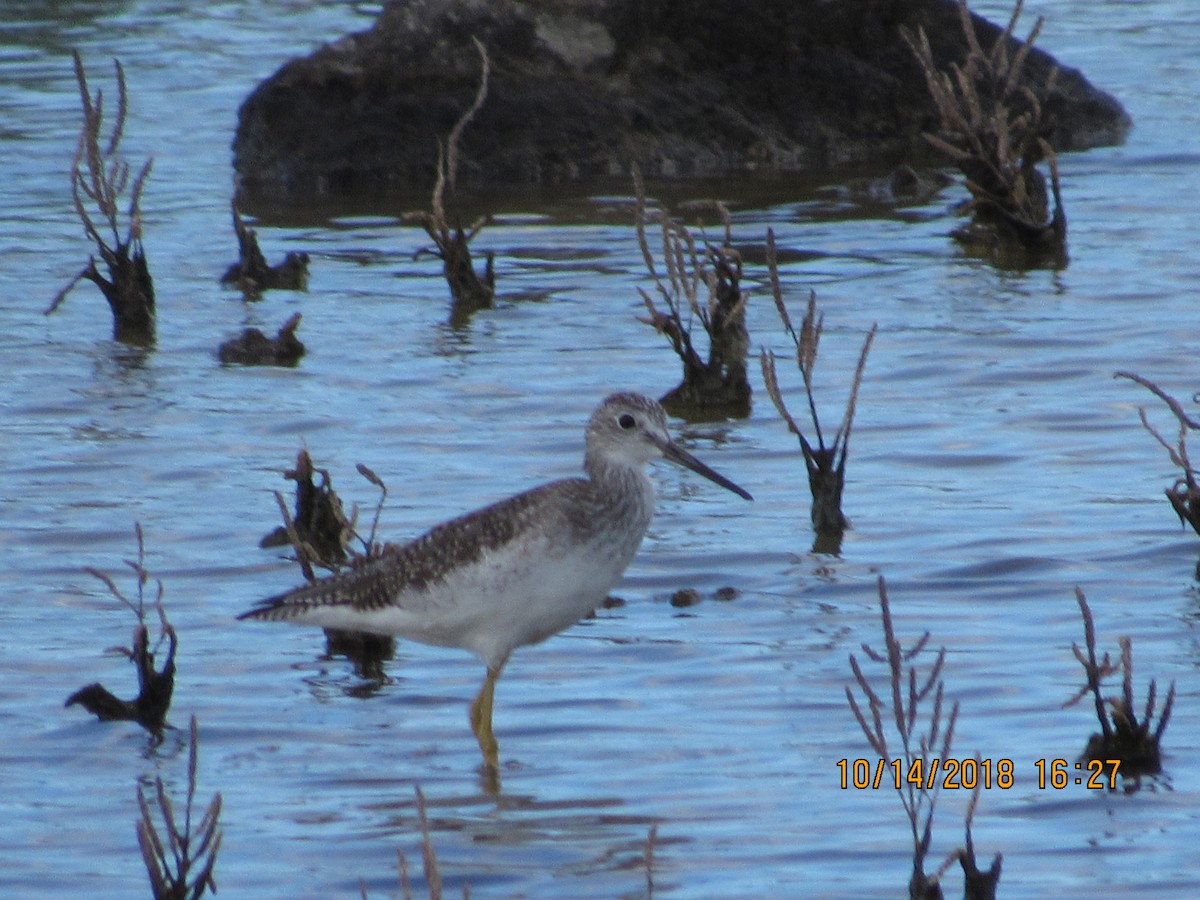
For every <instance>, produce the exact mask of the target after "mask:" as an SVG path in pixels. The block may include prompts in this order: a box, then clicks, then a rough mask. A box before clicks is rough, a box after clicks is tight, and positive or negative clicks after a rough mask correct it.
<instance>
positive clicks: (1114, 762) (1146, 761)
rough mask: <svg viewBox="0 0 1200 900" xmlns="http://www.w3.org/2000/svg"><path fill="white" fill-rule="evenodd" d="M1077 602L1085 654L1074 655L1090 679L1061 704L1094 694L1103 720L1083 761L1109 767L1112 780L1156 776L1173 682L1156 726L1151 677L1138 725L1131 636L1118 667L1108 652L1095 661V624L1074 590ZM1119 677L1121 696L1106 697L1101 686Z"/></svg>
mask: <svg viewBox="0 0 1200 900" xmlns="http://www.w3.org/2000/svg"><path fill="white" fill-rule="evenodd" d="M1075 599H1076V601H1078V603H1079V611H1080V614H1081V615H1082V616H1083V635H1084V646H1085V648H1086V653H1085V652H1084V651H1083V650H1080V649H1079V646H1078V645H1077V644H1072V645H1071V651H1072V652H1073V653H1074V654H1075V658H1076V659H1077V660H1079V664H1080V665H1081V666H1083V671H1084V673H1085V674H1086V675H1087V680H1086V682H1085V683H1084V686H1083V687H1082V688H1081V689H1080V690H1079V692H1078V693H1077V694H1076V695H1075V696H1074V697H1072V698H1071V699H1070V700H1068V701H1067V702H1066V703H1064V704H1063V706H1064V707H1065V706H1073V705H1074V704H1076V703H1078V702H1079V701H1080V700H1082V699H1083V698H1084V697H1086V696H1087V695H1088V694H1091V696H1092V702H1093V704H1094V706H1095V709H1096V718H1097V719H1098V720H1099V722H1100V732H1099V733H1098V734H1093V735H1092V736H1091V737H1090V738H1088V742H1087V746H1086V747H1085V748H1084V751H1083V754H1082V756H1081V759H1083V760H1084V761H1087V762H1098V763H1101V764H1109V765H1110V766H1111V769H1110V770H1109V774H1110V775H1111V778H1110V781H1113V782H1115V778H1116V775H1117V774H1118V773H1120V775H1121V776H1122V777H1123V778H1127V779H1133V778H1136V777H1137V776H1139V775H1154V774H1156V773H1157V772H1159V771H1161V770H1162V754H1161V750H1160V746H1161V742H1162V735H1163V732H1164V731H1166V730H1167V723H1168V722H1169V721H1170V720H1171V709H1172V707H1174V705H1175V682H1171V687H1170V689H1169V690H1168V691H1167V699H1166V701H1165V702H1164V703H1163V708H1162V713H1161V715H1160V716H1159V720H1158V725H1157V726H1155V725H1154V712H1155V705H1156V702H1157V684H1156V683H1155V680H1154V679H1153V678H1152V679H1150V689H1149V691H1148V692H1147V695H1146V704H1145V706H1144V707H1143V711H1142V717H1141V721H1138V717H1137V713H1136V711H1135V709H1134V703H1133V642H1132V641H1131V640H1130V639H1129V638H1128V637H1122V638H1120V639H1119V640H1118V644H1119V645H1120V647H1121V658H1120V660H1119V661H1118V662H1115V663H1114V662H1113V661H1112V659H1111V658H1110V657H1109V655H1108V654H1107V653H1105V654H1104V657H1103V658H1099V657H1097V656H1096V626H1095V623H1094V622H1093V621H1092V610H1091V608H1090V607H1089V606H1088V602H1087V598H1086V597H1084V595H1083V591H1081V590H1080V589H1079V588H1075ZM1118 673H1119V674H1120V675H1121V696H1120V697H1104V696H1103V695H1102V694H1101V692H1100V684H1101V682H1102V681H1103V680H1104V679H1105V678H1107V677H1108V676H1110V675H1116V674H1118ZM1151 729H1153V730H1151Z"/></svg>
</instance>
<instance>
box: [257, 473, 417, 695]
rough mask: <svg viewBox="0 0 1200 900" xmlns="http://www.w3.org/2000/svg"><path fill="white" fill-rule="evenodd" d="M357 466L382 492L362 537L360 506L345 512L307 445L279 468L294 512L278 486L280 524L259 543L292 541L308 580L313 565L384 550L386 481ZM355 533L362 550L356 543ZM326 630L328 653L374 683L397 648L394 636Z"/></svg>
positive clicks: (334, 564)
mask: <svg viewBox="0 0 1200 900" xmlns="http://www.w3.org/2000/svg"><path fill="white" fill-rule="evenodd" d="M357 469H358V473H359V474H360V475H362V476H363V478H365V479H367V481H369V482H370V483H371V484H373V485H374V486H375V487H377V488H378V489H379V492H380V496H379V502H378V503H377V504H376V507H375V517H374V519H373V520H372V522H371V531H370V534H369V535H368V536H367V537H365V538H364V537H361V536H360V535H359V533H358V531H357V523H358V509H357V508H355V509H353V510H351V513H350V515H349V516H347V515H346V511H345V508H344V507H343V506H342V499H341V498H340V497H339V496H338V495H337V492H336V491H335V490H334V489H333V478H332V476H331V475H330V474H329V472H328V471H327V470H326V469H318V468H317V467H316V466H314V465H313V462H312V457H310V456H309V454H308V451H307V450H303V449H302V450H300V452H299V453H297V454H296V465H295V468H292V469H289V470H287V471H285V472H284V473H283V477H284V478H286V479H287V480H289V481H294V482H295V483H296V495H295V512H294V513H289V512H288V507H287V501H286V500H285V499H284V497H283V495H282V494H281V493H279V492H278V491H276V492H275V502H276V503H277V504H278V505H279V513H280V515H281V516H282V517H283V525H281V526H280V527H279V528H276V529H275V530H274V531H272V532H271V533H270V534H268V535H266V536H265V537H264V538H263V539H262V541H261V542H260V546H261V547H264V548H266V547H282V546H290V547H291V548H292V551H293V552H294V553H295V558H296V563H297V565H299V566H300V571H301V572H302V573H303V575H304V578H305V580H306V581H309V582H313V581H316V580H317V577H318V576H317V574H316V571H315V570H314V566H317V567H319V568H322V569H325V570H327V571H330V572H336V571H338V570H339V569H341V568H342V567H343V566H347V565H348V566H350V567H354V566H359V565H362V564H363V563H364V562H367V561H368V560H371V559H375V558H377V557H379V556H381V555H382V554H384V553H386V552H387V550H388V545H387V544H381V543H379V542H377V541H376V539H375V535H376V532H377V531H378V528H379V517H380V515H381V513H382V512H383V505H384V503H385V502H387V493H388V492H387V485H386V484H384V482H383V479H381V478H380V477H379V476H378V475H376V474H375V473H374V472H373V471H371V469H369V468H367V467H366V466H365V465H363V464H362V463H359V464H358V466H357ZM314 476H319V477H320V482H319V483H316V482H314V480H313V479H314ZM356 538H357V539H358V541H359V544H360V545H361V547H362V549H361V550H359V549H357V548H355V547H354V544H353V542H354V540H355V539H356ZM324 631H325V642H326V648H325V649H326V655H327V656H344V657H346V658H347V659H349V660H350V661H351V663H353V665H354V667H355V672H356V673H357V674H358V676H359V677H360V678H364V679H367V680H368V681H371V682H373V683H378V682H380V681H382V680H383V678H384V672H383V664H384V663H385V662H387V661H388V660H389V659H391V658H392V657H393V656H394V655H395V652H396V640H395V638H393V637H390V636H387V635H380V634H371V633H368V632H363V631H345V630H342V629H334V628H326V629H324Z"/></svg>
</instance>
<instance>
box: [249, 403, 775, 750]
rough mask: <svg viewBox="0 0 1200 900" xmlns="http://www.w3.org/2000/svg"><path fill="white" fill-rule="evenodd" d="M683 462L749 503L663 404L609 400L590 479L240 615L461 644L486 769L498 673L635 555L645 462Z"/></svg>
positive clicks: (541, 490)
mask: <svg viewBox="0 0 1200 900" xmlns="http://www.w3.org/2000/svg"><path fill="white" fill-rule="evenodd" d="M660 457H661V458H665V459H668V460H670V461H671V462H674V463H678V464H679V465H682V466H686V467H687V468H689V469H691V470H692V471H693V472H697V473H699V474H700V475H703V476H704V477H705V478H708V479H709V480H710V481H714V482H716V483H717V484H719V485H721V486H722V487H724V488H728V489H729V490H731V491H733V492H734V493H735V494H738V495H739V496H741V497H744V498H746V499H747V500H750V499H753V498H752V497H751V496H750V494H748V493H747V492H746V491H744V490H742V488H740V487H738V486H737V485H736V484H734V483H733V482H732V481H729V480H728V479H727V478H725V477H723V476H722V475H719V474H718V473H716V472H714V471H713V470H712V469H710V468H709V467H708V466H706V465H705V464H704V463H702V462H700V460H698V459H696V458H695V457H694V456H692V455H691V454H690V453H688V452H687V451H686V450H684V449H682V448H681V447H680V446H679V445H678V444H676V443H675V442H674V441H672V440H671V436H670V434H669V433H668V432H667V417H666V414H665V413H664V412H663V410H662V407H661V406H659V405H658V404H657V403H656V402H654V401H653V400H650V399H648V398H646V397H643V396H640V395H638V394H613V395H612V396H610V397H608V399H606V400H605V401H604V402H603V403H602V404H600V407H599V408H598V409H597V410H596V411H595V412H594V413H593V414H592V417H591V419H590V420H589V421H588V426H587V445H586V450H585V452H584V458H583V468H584V471H585V473H586V474H587V477H586V478H567V479H563V480H561V481H552V482H550V483H548V484H543V485H541V486H540V487H536V488H533V489H532V490H528V491H525V492H524V493H521V494H517V495H516V496H514V497H509V498H508V499H507V500H501V501H500V502H499V503H495V504H493V505H491V506H487V507H484V508H483V509H480V510H476V511H475V512H472V513H468V514H467V515H465V516H461V517H459V518H457V519H452V520H451V521H449V522H445V523H444V524H442V525H438V526H437V527H436V528H433V529H432V530H430V531H428V532H426V533H425V534H423V535H422V536H421V537H419V538H417V539H416V540H414V541H412V542H411V543H409V544H405V545H404V546H401V547H397V548H394V549H391V550H389V551H388V552H386V553H385V554H383V555H382V556H380V557H378V558H377V559H374V560H372V561H371V562H369V563H367V564H365V565H362V566H359V567H356V568H353V569H350V570H348V571H345V572H340V573H338V574H336V575H333V576H330V577H328V578H324V579H321V580H320V581H316V582H313V583H312V584H307V585H304V586H302V587H299V588H296V589H294V590H291V591H288V592H287V593H284V594H280V595H278V596H276V597H270V598H268V599H266V600H263V601H262V602H260V603H259V604H258V605H257V606H255V607H254V609H252V610H250V611H249V612H246V613H243V614H242V615H241V616H239V618H241V619H264V620H272V621H286V622H295V623H298V624H303V625H318V626H321V627H323V628H340V629H350V630H356V631H369V632H376V633H379V634H390V635H400V636H402V637H406V638H409V639H411V640H414V641H421V642H423V643H426V644H437V645H440V646H446V647H462V648H463V649H465V650H470V651H471V652H472V653H474V654H475V655H476V656H478V657H479V658H480V659H481V660H482V661H483V663H484V664H485V665H486V666H487V677H486V678H485V679H484V681H483V687H482V688H481V689H480V691H479V695H478V696H477V697H476V698H475V700H474V701H473V702H472V703H471V708H470V719H471V728H472V730H473V731H474V732H475V737H476V739H477V740H478V741H479V749H480V750H481V751H483V759H484V763H485V764H486V766H487V767H488V768H489V769H490V770H492V771H494V770H495V769H496V768H497V766H498V764H499V747H498V745H497V743H496V738H495V736H494V734H493V733H492V697H493V694H494V692H495V688H496V679H497V678H499V677H500V672H501V670H502V669H503V668H504V664H505V663H506V662H507V661H508V657H509V655H510V654H511V653H512V652H513V650H515V649H516V648H517V647H522V646H524V645H526V644H536V643H538V642H539V641H543V640H545V639H546V638H548V637H550V636H551V635H554V634H558V632H560V631H562V630H563V629H564V628H567V627H568V626H570V625H573V624H575V623H576V622H578V621H579V620H580V619H582V618H583V617H584V616H586V615H588V614H589V613H591V612H592V611H593V610H594V609H595V608H596V607H597V606H598V605H600V603H602V602H603V601H604V599H605V598H606V597H607V596H608V592H609V590H610V589H611V588H612V587H613V585H615V584H616V583H617V581H618V580H619V579H620V578H621V575H622V573H623V572H624V571H625V567H626V566H627V565H629V561H630V560H631V559H633V555H634V553H636V552H637V548H638V545H639V544H641V542H642V537H643V535H645V533H646V529H647V527H649V525H650V518H651V516H652V515H653V512H654V487H653V485H652V484H651V482H650V479H649V478H648V477H647V475H646V464H647V463H649V462H651V461H652V460H654V459H657V458H660Z"/></svg>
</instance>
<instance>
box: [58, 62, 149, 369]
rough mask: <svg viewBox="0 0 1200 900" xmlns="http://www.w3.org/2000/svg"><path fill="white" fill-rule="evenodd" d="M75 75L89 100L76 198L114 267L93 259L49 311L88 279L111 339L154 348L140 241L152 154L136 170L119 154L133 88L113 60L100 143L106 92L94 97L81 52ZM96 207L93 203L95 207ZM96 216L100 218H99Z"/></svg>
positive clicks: (76, 163) (74, 183) (75, 164)
mask: <svg viewBox="0 0 1200 900" xmlns="http://www.w3.org/2000/svg"><path fill="white" fill-rule="evenodd" d="M72 55H73V58H74V60H75V79H76V81H77V82H78V84H79V97H80V100H81V101H82V102H83V126H82V128H81V129H80V133H79V142H78V144H77V145H76V147H75V158H74V159H73V160H72V162H71V199H72V200H73V201H74V203H75V212H76V213H77V214H78V215H79V219H80V221H81V222H82V223H83V230H84V233H85V234H86V235H87V237H88V238H89V239H90V240H91V241H92V242H93V243H94V244H95V245H96V252H97V253H99V255H100V259H101V260H102V261H103V262H104V266H105V268H106V270H107V271H108V277H107V278H106V277H105V276H104V275H103V274H101V272H100V270H99V269H98V268H97V267H96V259H95V257H94V256H93V257H89V258H88V263H87V265H86V266H84V267H83V269H82V270H81V271H80V272H79V274H78V275H76V276H75V277H74V278H73V279H72V280H71V282H70V283H69V284H68V285H67V286H66V287H65V288H63V289H62V290H61V291H59V292H58V294H57V296H55V298H54V300H53V302H51V304H50V306H49V308H47V310H46V314H47V315H49V314H50V313H52V312H54V311H55V310H57V309H58V307H59V306H60V305H61V304H62V302H63V300H65V299H66V297H67V294H68V293H69V292H70V291H71V289H72V288H73V287H75V285H76V284H78V283H79V282H80V281H81V280H82V279H87V280H88V281H90V282H92V283H93V284H94V285H96V287H98V288H99V289H100V292H101V293H102V294H104V299H105V300H107V301H108V305H109V309H110V310H111V311H112V317H113V339H114V340H117V341H122V342H124V343H128V344H136V345H141V346H148V345H150V344H153V343H154V315H155V313H154V282H153V280H152V279H151V278H150V268H149V266H148V265H147V264H146V252H145V249H144V248H143V247H142V211H141V202H142V190H143V188H144V187H145V185H146V178H147V177H148V176H149V174H150V167H151V165H152V164H153V159H147V160H146V162H145V163H143V164H142V167H141V169H139V170H138V172H137V174H136V175H133V174H132V169H130V167H129V163H127V162H126V161H125V160H124V159H123V158H122V157H121V156H120V146H121V138H122V137H123V136H124V133H125V116H126V113H127V111H128V108H129V106H128V101H129V97H128V92H127V90H126V87H125V70H124V68H122V66H121V63H120V62H119V61H117V60H113V67H114V68H115V70H116V79H117V109H116V115H115V118H114V121H113V125H112V129H111V130H110V131H109V134H108V138H107V140H106V141H105V142H104V144H103V146H101V140H102V138H101V132H102V131H103V128H104V113H105V109H104V95H103V92H102V91H97V92H96V94H95V96H93V95H92V93H91V90H90V89H89V87H88V83H87V74H86V73H85V71H84V68H83V60H82V58H81V57H80V56H79V52H78V51H72ZM89 207H90V209H89ZM93 215H94V216H95V218H93Z"/></svg>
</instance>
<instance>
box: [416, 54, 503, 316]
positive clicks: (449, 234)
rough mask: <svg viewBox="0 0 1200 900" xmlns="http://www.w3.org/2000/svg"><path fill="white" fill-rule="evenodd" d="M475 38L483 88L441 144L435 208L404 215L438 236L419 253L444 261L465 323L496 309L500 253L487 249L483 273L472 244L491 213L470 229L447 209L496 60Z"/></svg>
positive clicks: (455, 306) (456, 312)
mask: <svg viewBox="0 0 1200 900" xmlns="http://www.w3.org/2000/svg"><path fill="white" fill-rule="evenodd" d="M472 40H473V41H474V42H475V48H476V49H477V50H478V51H479V59H480V65H481V69H480V73H479V89H478V91H477V92H476V94H475V100H474V102H473V103H472V104H471V106H470V108H469V109H467V111H466V112H464V113H463V114H462V117H461V118H460V119H459V120H458V121H457V122H456V123H455V124H454V127H453V128H451V129H450V134H449V136H448V137H447V138H446V143H445V144H444V145H443V144H440V143H439V145H438V159H437V177H436V179H435V181H434V185H433V196H432V198H431V200H430V208H429V211H428V212H409V213H405V214H404V215H402V216H401V217H400V221H402V222H404V223H406V224H411V225H420V226H421V227H422V228H423V229H425V233H426V234H427V235H429V238H430V240H432V241H433V245H434V246H433V249H432V250H428V251H426V250H420V251H418V252H417V255H418V256H420V255H421V254H422V253H424V252H428V253H431V254H433V255H434V256H436V257H437V258H438V259H440V260H441V261H442V273H443V274H444V275H445V277H446V283H447V284H448V285H449V286H450V295H451V297H452V299H453V308H452V311H451V321H452V322H453V323H455V324H462V323H465V322H466V320H467V319H469V317H470V315H471V314H472V313H474V312H476V311H477V310H481V309H490V308H491V307H492V304H493V302H494V300H495V296H496V275H495V269H494V267H493V266H494V255H493V254H492V253H491V252H489V253H488V254H487V263H486V265H485V267H484V272H483V277H482V278H481V277H480V276H479V275H478V274H476V272H475V267H474V265H473V264H472V262H471V251H470V248H469V245H470V243H471V241H472V240H474V239H475V236H476V235H477V234H479V232H480V231H481V230H482V229H483V227H484V226H485V225H487V224H488V223H489V222H490V221H491V219H490V217H488V216H484V217H482V218H480V219H477V220H476V221H475V222H473V223H472V224H471V226H470V227H469V228H467V229H465V230H464V229H463V227H462V225H460V224H456V225H454V226H451V225H450V219H449V216H448V215H447V213H446V193H447V191H449V192H450V194H451V195H453V193H454V184H455V180H456V179H457V177H458V152H459V150H458V144H459V141H460V139H461V138H462V133H463V131H464V130H465V129H466V127H467V125H468V124H469V123H470V122H471V120H472V119H473V118H475V114H476V113H478V112H479V110H480V108H481V107H482V106H483V102H484V100H485V99H486V98H487V92H488V76H489V73H490V72H491V62H490V60H489V59H488V54H487V49H486V48H485V47H484V46H483V43H482V42H481V41H480V40H479V39H478V38H472Z"/></svg>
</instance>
